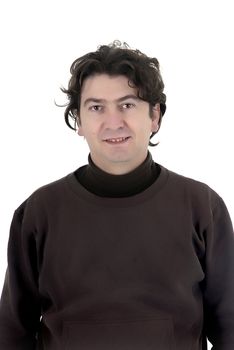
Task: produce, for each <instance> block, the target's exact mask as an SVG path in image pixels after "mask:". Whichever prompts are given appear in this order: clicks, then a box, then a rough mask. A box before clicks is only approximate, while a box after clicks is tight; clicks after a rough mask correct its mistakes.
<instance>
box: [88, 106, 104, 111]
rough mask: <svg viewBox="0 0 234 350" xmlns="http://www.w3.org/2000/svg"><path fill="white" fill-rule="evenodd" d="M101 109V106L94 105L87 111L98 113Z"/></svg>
mask: <svg viewBox="0 0 234 350" xmlns="http://www.w3.org/2000/svg"><path fill="white" fill-rule="evenodd" d="M101 109H102V106H100V105H94V106H90V107H89V110H90V111H94V112H98V111H100V110H101Z"/></svg>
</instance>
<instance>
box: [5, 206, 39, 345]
mask: <svg viewBox="0 0 234 350" xmlns="http://www.w3.org/2000/svg"><path fill="white" fill-rule="evenodd" d="M26 204H27V201H25V202H24V203H22V204H21V206H20V207H19V208H18V209H17V210H16V211H15V213H14V216H13V219H12V222H11V227H10V236H9V242H8V267H7V271H6V276H5V282H4V286H3V290H2V295H1V300H0V349H1V350H33V349H35V348H36V337H37V331H38V327H39V323H40V298H39V293H38V278H37V277H38V276H37V275H38V271H37V255H36V243H35V235H34V232H31V231H30V229H29V227H28V226H30V225H25V224H24V222H25V216H26V214H25V211H26ZM32 231H33V230H32Z"/></svg>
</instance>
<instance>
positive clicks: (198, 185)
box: [160, 165, 223, 210]
mask: <svg viewBox="0 0 234 350" xmlns="http://www.w3.org/2000/svg"><path fill="white" fill-rule="evenodd" d="M160 166H161V165H160ZM161 167H162V168H163V169H164V171H166V172H167V173H168V186H169V188H170V190H171V191H172V193H177V195H181V196H183V198H186V200H187V201H188V202H189V203H193V204H194V205H195V206H196V205H197V206H201V207H203V206H206V207H207V206H209V207H210V209H211V210H214V209H215V208H216V206H218V205H222V203H223V199H222V198H221V197H220V195H219V194H218V193H217V192H216V191H215V190H214V189H213V188H211V187H210V186H209V184H207V183H205V182H202V181H199V180H197V179H194V178H191V177H188V176H185V175H182V174H179V173H177V172H174V171H172V170H169V169H167V168H165V167H163V166H161Z"/></svg>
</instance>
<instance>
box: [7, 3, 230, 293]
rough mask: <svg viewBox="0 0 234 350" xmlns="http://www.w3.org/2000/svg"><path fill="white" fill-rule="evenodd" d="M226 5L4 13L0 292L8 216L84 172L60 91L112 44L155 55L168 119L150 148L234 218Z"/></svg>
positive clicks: (60, 7)
mask: <svg viewBox="0 0 234 350" xmlns="http://www.w3.org/2000/svg"><path fill="white" fill-rule="evenodd" d="M233 23H234V22H233V10H232V1H231V0H230V1H227V0H222V1H221V0H220V1H215V0H213V1H206V0H202V1H201V0H200V1H198V0H196V1H189V0H184V1H182V0H180V1H178V0H177V1H173V0H172V1H168V0H163V1H149V0H144V1H137V0H135V1H126V0H124V1H123V0H118V1H111V0H109V1H102V0H99V1H78V0H77V1H69V0H66V1H59V0H57V1H49V0H47V1H45V0H44V1H42V0H40V1H33V0H28V1H27V0H21V1H17V0H15V1H12V0H8V1H5V3H4V2H1V5H0V35H1V40H0V45H1V54H0V62H1V64H0V78H1V80H0V89H1V91H0V97H1V114H0V115H1V128H0V142H1V145H0V150H1V173H0V174H1V181H0V186H1V187H0V205H1V207H0V213H1V220H0V225H1V226H0V229H1V230H0V235H1V236H0V286H2V283H3V279H4V273H5V268H6V248H7V240H8V234H9V226H10V222H11V218H12V215H13V211H14V210H15V209H16V208H17V207H18V206H19V205H20V204H21V202H22V201H23V200H24V199H26V198H27V196H29V195H30V194H31V193H32V192H33V191H34V190H35V189H36V188H38V187H40V186H41V185H44V184H45V183H48V182H51V181H53V180H56V179H58V178H60V177H62V176H64V175H66V174H67V173H69V172H72V171H73V170H75V169H76V168H78V167H79V166H80V165H83V164H84V163H86V160H87V154H88V148H87V147H86V145H85V142H84V141H83V139H82V138H79V137H78V135H77V134H75V133H74V132H73V131H72V130H70V129H69V128H68V127H67V126H66V124H65V122H64V119H63V109H62V108H58V107H56V106H55V105H54V99H55V100H56V101H57V102H58V103H64V102H66V99H65V95H63V94H62V93H61V92H60V87H61V86H65V87H66V86H67V82H68V79H69V78H70V74H69V68H70V65H71V63H72V62H73V60H74V59H76V58H77V57H79V56H81V55H83V54H85V53H87V52H89V51H94V50H96V48H97V46H98V45H100V44H109V43H110V42H111V41H113V40H115V39H119V40H122V41H126V42H127V43H128V44H129V45H130V46H131V47H133V48H138V49H140V50H141V51H143V52H145V53H146V54H148V55H149V56H155V57H157V58H158V59H159V61H160V64H161V71H162V75H163V78H164V82H165V92H166V94H167V112H166V114H165V116H164V118H163V123H162V127H161V130H160V132H159V134H158V135H157V136H156V137H155V139H154V140H155V141H158V140H159V141H160V145H159V146H158V147H156V148H155V149H151V152H152V154H153V157H154V159H155V160H156V161H157V162H159V163H161V164H163V165H164V166H166V167H168V168H169V169H171V170H173V171H176V172H178V173H181V174H183V175H186V176H189V177H192V178H195V179H198V180H200V181H203V182H206V183H207V184H209V185H210V186H211V187H212V188H213V189H215V190H216V191H217V192H218V193H219V194H220V195H221V196H222V197H223V199H224V200H225V202H226V205H227V207H228V209H229V212H230V215H231V217H232V219H233V218H234V196H233V178H234V172H233V164H232V163H233V149H234V142H233V117H234V106H233V103H234V99H233V82H234V68H233V67H234V65H233V62H234V53H233V33H234V24H233Z"/></svg>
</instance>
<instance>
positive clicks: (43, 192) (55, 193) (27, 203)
mask: <svg viewBox="0 0 234 350" xmlns="http://www.w3.org/2000/svg"><path fill="white" fill-rule="evenodd" d="M71 174H72V173H70V174H68V175H66V176H63V177H61V178H59V179H56V180H54V181H52V182H49V183H47V184H44V185H42V186H40V187H38V188H37V189H35V191H33V192H32V193H31V194H30V195H29V196H28V197H27V198H26V199H25V200H24V201H23V202H22V203H21V204H20V205H19V207H18V208H17V209H16V210H15V212H16V214H19V215H25V214H26V213H27V212H29V213H32V211H35V210H36V211H40V209H42V208H44V209H45V208H46V207H55V206H56V204H58V203H61V202H62V201H63V199H65V196H66V194H67V188H68V182H67V178H68V177H69V176H70V175H71Z"/></svg>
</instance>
